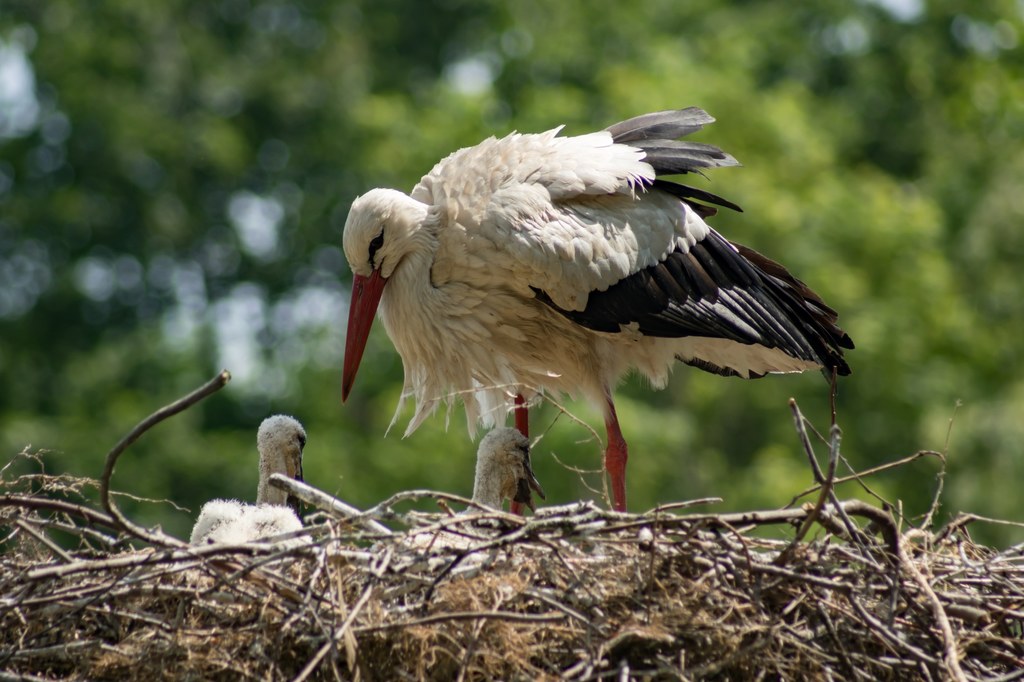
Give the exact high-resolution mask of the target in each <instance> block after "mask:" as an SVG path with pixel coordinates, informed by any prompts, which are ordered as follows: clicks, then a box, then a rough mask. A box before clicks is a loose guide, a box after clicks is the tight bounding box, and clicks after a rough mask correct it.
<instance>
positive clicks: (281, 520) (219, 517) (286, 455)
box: [189, 414, 306, 545]
mask: <svg viewBox="0 0 1024 682" xmlns="http://www.w3.org/2000/svg"><path fill="white" fill-rule="evenodd" d="M305 446H306V431H305V429H303V428H302V424H300V423H299V422H298V420H296V419H294V418H292V417H288V416H285V415H282V414H279V415H275V416H273V417H268V418H266V419H264V420H263V423H262V424H260V428H259V432H258V433H257V435H256V447H257V449H258V450H259V455H260V464H259V467H260V478H259V485H258V487H257V489H256V504H255V505H253V504H245V503H242V502H239V501H238V500H211V501H210V502H207V503H206V504H204V505H203V508H202V510H201V511H200V512H199V518H198V519H196V524H195V526H194V527H193V528H192V536H191V539H190V540H189V542H190V543H191V544H193V545H200V544H210V543H231V544H237V543H245V542H253V541H255V540H262V539H264V538H271V537H274V536H277V535H282V534H284V533H291V532H294V531H297V530H301V529H302V521H300V520H299V516H298V512H299V503H298V500H296V499H295V498H293V497H290V496H289V495H287V494H286V493H285V492H283V491H281V490H278V489H277V488H274V487H273V486H271V485H270V482H269V479H270V476H271V474H283V475H285V476H288V477H290V478H294V479H295V480H297V481H301V480H302V450H303V448H304V447H305Z"/></svg>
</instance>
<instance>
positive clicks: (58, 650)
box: [0, 406, 1024, 681]
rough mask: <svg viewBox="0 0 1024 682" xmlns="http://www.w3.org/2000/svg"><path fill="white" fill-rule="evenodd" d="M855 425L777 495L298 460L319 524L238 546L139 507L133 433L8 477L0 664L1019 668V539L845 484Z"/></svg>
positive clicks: (61, 667)
mask: <svg viewBox="0 0 1024 682" xmlns="http://www.w3.org/2000/svg"><path fill="white" fill-rule="evenodd" d="M794 410H795V406H794ZM800 423H801V422H798V425H799V424H800ZM140 426H142V425H140ZM837 434H838V432H837V431H834V432H833V434H832V436H831V441H830V442H831V447H830V458H829V466H827V467H826V470H825V471H817V470H816V471H817V475H820V481H821V483H820V485H819V486H817V487H816V489H815V490H814V491H813V493H812V494H813V495H816V501H813V502H809V503H807V504H805V505H803V506H798V507H792V508H787V509H782V510H772V511H760V512H758V511H755V512H748V513H733V514H711V513H700V512H698V511H695V508H699V507H700V506H701V505H702V504H703V503H705V502H707V501H706V500H698V501H695V502H691V503H680V504H677V505H671V506H666V507H660V508H658V509H654V510H652V511H650V512H648V513H645V514H621V513H615V512H609V511H606V510H603V509H601V508H599V507H597V506H596V505H594V504H593V503H589V502H587V503H578V504H572V505H566V506H561V507H548V508H542V509H540V510H538V512H537V513H536V514H535V515H534V516H532V517H529V518H522V517H518V516H514V515H511V514H506V513H503V512H500V511H496V510H489V509H482V508H479V507H475V506H474V505H473V504H472V503H471V502H470V501H468V500H463V499H461V498H457V497H454V496H450V495H444V494H440V493H430V492H424V491H415V492H408V493H402V494H399V495H396V496H395V497H393V498H391V499H389V500H386V501H385V502H382V503H381V504H379V505H377V506H376V507H374V508H373V509H371V510H368V511H366V512H358V511H357V510H353V509H351V508H349V507H347V506H345V505H344V503H341V502H339V501H337V500H333V498H329V497H328V496H326V495H324V494H323V493H320V492H318V491H316V490H315V489H311V488H308V487H307V486H301V485H299V486H298V488H294V486H295V485H296V484H294V482H292V483H291V485H292V486H293V488H294V489H295V490H298V491H299V492H301V494H302V496H303V497H304V498H305V499H306V500H307V501H308V502H312V503H313V504H315V506H317V507H319V508H320V509H321V510H322V511H319V512H317V513H315V514H313V515H311V517H310V518H309V519H308V521H309V523H308V526H307V528H306V529H305V530H304V531H303V536H302V540H301V541H294V540H295V538H292V540H293V541H291V542H266V543H253V544H249V545H236V546H225V545H208V546H203V547H188V546H186V545H184V543H181V542H180V541H177V540H175V539H174V538H170V537H168V536H165V535H163V534H161V533H159V532H158V531H153V530H147V529H141V528H138V527H137V526H135V525H134V524H132V523H131V522H130V521H129V520H127V519H125V518H124V517H123V516H122V515H121V514H120V513H119V512H118V511H117V509H116V506H115V505H114V504H113V503H112V502H111V500H110V495H109V474H110V472H112V469H113V464H112V460H113V459H116V455H115V454H114V452H115V451H117V448H115V451H112V455H113V457H111V458H109V459H108V465H109V466H108V471H107V472H105V473H104V477H103V478H101V479H100V480H98V481H89V480H84V479H77V478H69V477H61V476H47V475H43V474H33V475H28V476H20V477H17V478H10V479H8V478H6V477H0V486H3V490H2V491H0V529H2V533H3V535H2V538H3V541H4V543H5V546H6V551H5V552H4V554H3V555H2V556H0V563H2V567H0V670H4V671H6V672H0V680H42V679H46V680H54V679H112V678H128V677H130V678H132V679H146V678H149V679H260V680H296V681H301V680H313V679H316V680H319V679H341V680H348V679H360V680H398V679H415V680H455V679H459V680H473V679H531V680H532V679H570V680H592V679H604V678H614V679H631V678H657V679H723V680H725V679H728V680H735V679H848V680H901V679H915V680H916V679H926V680H927V679H961V680H966V679H1003V680H1008V679H1017V678H1019V677H1021V676H1024V673H1022V672H1021V671H1022V670H1024V568H1022V557H1021V548H1019V547H1014V548H1011V549H1008V550H1004V551H995V550H992V549H989V548H985V547H982V546H979V545H977V544H974V543H973V542H972V541H971V540H970V538H969V536H968V534H967V532H966V528H967V525H968V522H969V521H970V520H971V519H970V517H963V518H960V519H957V520H955V521H953V522H952V523H950V524H947V525H946V526H944V527H942V528H940V529H935V530H932V529H930V526H931V523H932V522H931V514H929V515H928V518H926V519H925V523H924V524H922V525H921V526H918V527H914V526H909V525H908V526H903V525H901V524H900V523H897V520H896V518H894V515H893V512H892V510H890V509H888V508H887V507H886V506H885V505H884V504H869V503H866V502H863V501H860V500H841V499H839V498H838V497H837V496H836V494H835V489H834V483H835V482H836V481H835V477H834V472H835V465H834V462H835V460H836V458H837V454H838V435H837ZM136 437H137V434H136ZM802 437H806V432H805V431H802ZM131 440H133V438H131V435H130V436H129V437H127V438H126V441H122V444H123V445H124V447H127V444H130V442H131ZM805 442H806V441H805ZM122 444H119V447H120V446H121V445H122ZM121 449H122V450H123V448H121ZM815 466H816V465H815ZM279 484H280V485H289V483H288V482H281V481H279ZM90 486H96V487H98V488H99V490H100V491H101V495H100V499H101V505H100V506H99V507H94V506H91V505H90V504H89V503H88V502H87V498H88V495H86V494H85V493H86V491H87V488H88V487H90ZM424 499H432V500H435V501H436V502H437V505H439V506H438V507H435V508H439V509H440V511H437V512H425V511H422V510H419V509H417V508H416V507H417V506H422V501H423V500H424ZM454 503H464V504H466V505H467V507H468V509H467V511H465V512H463V513H453V512H452V511H451V510H450V509H449V505H451V504H454ZM779 524H784V525H789V526H791V527H792V528H794V529H795V530H794V531H793V532H790V533H788V535H790V536H791V537H790V538H789V539H788V540H778V539H766V538H765V537H762V535H763V533H759V529H763V528H764V527H765V526H769V525H779Z"/></svg>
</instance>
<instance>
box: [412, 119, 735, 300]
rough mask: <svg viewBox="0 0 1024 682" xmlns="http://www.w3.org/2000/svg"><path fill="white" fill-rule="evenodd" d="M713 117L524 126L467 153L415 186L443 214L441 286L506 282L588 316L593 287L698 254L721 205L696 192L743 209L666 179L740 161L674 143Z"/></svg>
mask: <svg viewBox="0 0 1024 682" xmlns="http://www.w3.org/2000/svg"><path fill="white" fill-rule="evenodd" d="M711 120H713V119H711V117H710V116H708V115H707V114H706V113H704V112H703V111H701V110H699V109H685V110H681V111H668V112H659V113H656V114H647V115H645V116H641V117H637V118H635V119H630V120H629V121H624V122H622V123H619V124H616V125H615V126H612V127H611V128H609V129H608V130H606V131H601V132H597V133H591V134H588V135H581V136H577V137H558V132H559V130H560V129H555V130H550V131H548V132H546V133H542V134H538V135H521V134H517V133H513V134H512V135H509V136H507V137H505V138H502V139H494V138H490V139H488V140H485V141H484V142H482V143H480V144H479V145H476V146H475V147H470V148H467V149H462V150H459V151H457V152H455V153H454V154H452V155H450V156H449V157H447V158H446V159H444V160H442V161H441V162H440V163H438V164H437V165H436V166H435V167H434V169H433V170H432V171H431V172H430V173H429V174H427V175H426V176H425V177H424V178H423V179H422V180H421V181H420V183H419V184H418V185H417V186H416V188H415V189H414V190H413V192H412V197H413V198H414V199H417V200H419V201H422V202H424V203H426V204H428V205H430V206H432V213H433V214H434V215H435V216H436V218H437V221H438V224H437V233H436V234H437V239H438V241H439V248H438V250H437V252H436V255H435V262H434V264H433V268H432V270H431V275H432V281H433V283H434V284H435V286H437V285H442V284H444V283H446V282H449V281H453V280H464V281H473V282H474V283H476V284H481V283H483V282H485V281H486V282H487V283H490V284H494V283H498V282H499V280H504V281H503V282H500V283H502V284H504V285H505V286H508V287H509V288H513V289H518V290H520V291H521V292H523V293H524V294H526V295H529V293H530V289H533V290H540V291H543V292H545V293H546V295H547V296H548V297H549V298H550V300H551V301H553V302H554V303H555V304H556V305H557V306H559V307H561V308H563V309H565V310H570V311H582V310H584V309H585V308H586V306H587V301H588V299H589V297H590V295H591V294H592V292H601V291H605V290H607V289H608V288H609V287H611V286H613V285H614V284H616V283H617V282H620V281H622V280H623V279H625V278H627V277H629V276H631V275H633V274H635V273H637V272H640V271H642V270H644V269H645V268H648V267H650V266H652V265H655V264H657V263H659V262H661V261H662V260H664V259H665V258H666V257H667V256H668V255H669V254H670V253H673V252H682V253H686V252H688V251H689V249H690V248H691V247H692V246H693V245H694V244H696V243H697V242H699V241H700V240H701V239H703V238H704V237H705V236H706V235H707V232H708V229H709V228H708V226H707V225H706V224H705V223H704V221H703V220H702V219H701V214H703V215H709V214H711V213H713V212H714V209H712V208H710V207H707V206H702V205H699V204H697V203H696V202H695V201H693V200H694V199H698V200H704V201H709V202H712V203H718V204H720V205H725V206H730V207H733V208H738V207H735V205H733V204H730V203H729V202H727V201H725V200H724V199H721V198H719V197H716V196H715V195H712V194H710V193H707V192H703V191H701V190H697V189H694V188H688V187H685V186H683V185H676V184H672V183H667V182H665V181H663V180H657V176H658V175H659V174H661V173H668V174H673V173H684V172H690V171H698V170H699V169H701V168H707V167H711V166H721V165H735V163H736V161H735V159H733V158H732V157H731V156H729V155H728V154H726V153H724V152H722V151H721V150H719V149H718V148H717V147H713V146H711V145H704V144H698V143H686V142H678V141H675V140H671V139H665V137H666V136H679V135H682V134H687V133H689V132H693V131H694V130H697V129H699V128H700V127H701V126H702V125H704V124H705V123H707V122H710V121H711ZM617 141H624V142H628V144H620V143H618V142H617ZM665 190H667V191H665ZM680 199H682V201H680ZM695 209H696V210H695Z"/></svg>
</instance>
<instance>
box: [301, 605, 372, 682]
mask: <svg viewBox="0 0 1024 682" xmlns="http://www.w3.org/2000/svg"><path fill="white" fill-rule="evenodd" d="M371 594H373V587H372V586H370V587H367V588H366V589H365V590H363V595H362V596H361V597H359V601H357V602H356V603H355V606H353V607H352V610H351V611H349V614H348V617H347V618H346V619H345V621H344V622H343V623H342V624H341V626H340V627H339V628H338V629H337V630H335V631H334V634H332V635H331V636H330V637H328V639H327V641H326V642H324V644H323V646H321V647H320V649H319V650H318V651H317V652H316V654H315V655H314V656H313V658H311V659H309V663H307V664H306V665H305V667H304V668H303V669H302V671H301V672H299V674H298V675H296V676H295V679H293V680H292V682H304V680H305V679H306V678H308V677H309V676H310V675H312V674H313V671H314V670H316V667H317V666H318V665H320V661H322V660H324V656H326V655H327V652H328V651H330V650H331V648H332V647H333V646H334V643H335V642H338V641H340V640H341V638H342V637H344V636H345V633H346V632H347V631H348V630H349V628H351V627H352V623H353V622H354V621H355V619H356V616H357V615H359V612H360V611H361V610H362V609H363V606H365V605H366V602H367V601H368V600H369V599H370V595H371Z"/></svg>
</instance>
